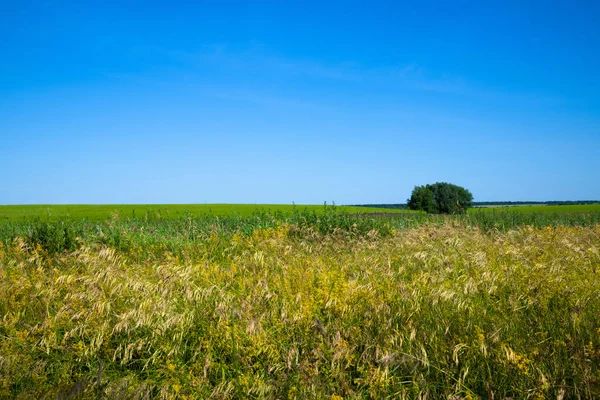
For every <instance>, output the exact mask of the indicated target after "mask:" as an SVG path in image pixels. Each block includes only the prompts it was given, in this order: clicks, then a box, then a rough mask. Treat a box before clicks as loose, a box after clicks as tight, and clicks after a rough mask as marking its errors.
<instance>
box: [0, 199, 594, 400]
mask: <svg viewBox="0 0 600 400" xmlns="http://www.w3.org/2000/svg"><path fill="white" fill-rule="evenodd" d="M486 218H487V217H486ZM549 221H550V220H547V219H546V220H545V219H541V218H536V219H533V220H507V221H505V222H504V223H500V221H498V220H496V219H491V220H489V219H484V217H479V216H469V215H467V216H464V217H458V218H442V217H432V216H427V215H425V214H415V215H414V216H411V217H404V216H403V217H402V218H399V219H396V218H392V219H390V218H363V217H361V218H357V217H355V216H351V215H344V214H339V213H337V212H335V210H332V212H330V213H329V214H328V213H327V212H325V213H323V214H321V215H317V214H314V213H304V212H296V213H292V214H289V215H270V214H266V213H264V214H263V213H257V214H255V215H254V216H252V217H250V218H241V217H235V216H232V217H228V218H222V217H206V218H193V217H187V218H181V219H177V220H163V219H152V218H139V219H123V218H121V217H118V216H116V215H115V216H114V217H113V218H112V219H111V220H109V221H106V222H102V223H99V222H90V221H53V222H51V221H50V222H49V221H43V220H36V221H27V222H21V223H12V222H11V223H6V224H2V225H0V237H1V238H2V245H0V317H1V318H0V371H1V373H0V398H52V399H53V398H107V397H112V398H127V399H129V398H139V399H142V398H165V399H166V398H179V399H196V398H198V399H203V398H219V399H223V398H279V399H281V398H291V399H294V398H298V399H301V398H331V399H340V398H453V399H460V398H465V399H466V398H478V397H481V398H496V399H504V398H514V399H517V398H540V399H542V398H565V399H566V398H596V397H599V396H600V314H599V313H598V310H600V296H599V294H600V280H598V272H599V271H600V224H597V223H594V221H597V220H595V219H594V218H593V217H589V218H587V217H586V218H584V219H576V218H574V217H573V218H570V217H569V218H564V219H561V220H560V221H553V222H552V223H550V222H549ZM527 222H531V224H525V223H527Z"/></svg>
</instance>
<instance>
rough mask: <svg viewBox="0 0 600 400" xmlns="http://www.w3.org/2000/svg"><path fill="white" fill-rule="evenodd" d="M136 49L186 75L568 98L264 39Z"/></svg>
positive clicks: (551, 100)
mask: <svg viewBox="0 0 600 400" xmlns="http://www.w3.org/2000/svg"><path fill="white" fill-rule="evenodd" d="M136 51H140V52H145V53H153V54H155V55H156V54H158V55H160V56H163V57H166V58H168V59H169V60H171V61H172V62H173V63H174V64H175V65H179V66H180V67H181V69H182V71H185V72H182V73H183V74H184V75H185V76H190V75H193V74H194V72H193V71H194V69H197V70H198V71H201V70H204V69H205V68H207V67H209V68H210V67H212V68H214V69H216V70H219V71H233V72H236V73H238V74H239V76H244V75H248V76H253V77H257V76H258V77H262V78H265V79H273V80H276V79H278V78H281V79H286V78H293V77H301V78H309V79H322V80H331V81H340V82H346V83H347V84H348V85H373V86H382V87H388V88H389V87H391V88H396V89H397V90H399V91H416V92H423V93H438V94H445V95H451V96H455V97H456V96H457V97H464V98H471V99H475V100H476V99H481V100H485V101H488V100H503V101H516V102H535V103H537V104H544V103H547V104H557V103H560V102H562V101H564V99H562V98H561V97H559V96H549V95H547V94H543V95H541V94H539V93H531V92H527V91H522V92H515V91H508V90H503V89H498V88H490V87H483V86H481V85H477V84H474V83H472V82H469V81H468V80H467V79H465V78H464V77H461V76H455V75H450V74H447V73H442V74H436V73H433V72H432V71H430V70H428V69H427V68H425V67H423V66H420V65H418V64H417V63H409V64H407V65H391V66H381V67H373V66H365V65H361V64H360V63H357V62H354V61H346V62H340V63H331V62H329V63H327V62H322V61H320V60H314V59H300V58H291V57H285V56H281V55H277V54H274V53H272V52H269V51H266V50H264V49H263V48H262V47H261V46H259V45H250V46H248V47H247V48H244V49H241V50H240V49H232V48H231V47H230V46H225V45H211V46H202V47H200V48H199V49H197V50H195V51H187V50H173V49H165V48H160V47H145V48H139V49H137V50H136ZM231 96H233V97H239V98H243V97H245V98H247V99H248V100H249V101H253V102H254V101H258V100H257V98H254V97H253V96H249V95H246V94H244V95H243V96H238V95H231ZM258 97H260V96H258ZM260 101H262V100H260Z"/></svg>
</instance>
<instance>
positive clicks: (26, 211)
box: [0, 204, 401, 221]
mask: <svg viewBox="0 0 600 400" xmlns="http://www.w3.org/2000/svg"><path fill="white" fill-rule="evenodd" d="M334 208H335V209H337V210H338V211H341V212H346V213H349V214H359V213H374V212H381V209H379V208H376V207H357V206H338V207H334ZM323 210H324V207H323V205H290V204H85V205H82V204H76V205H73V204H51V205H8V206H0V219H6V218H8V219H11V220H15V219H17V220H25V219H31V218H42V219H51V220H56V219H65V218H69V219H72V220H77V219H88V220H92V221H100V220H106V219H108V218H110V217H111V216H113V215H115V214H118V215H119V216H121V217H122V218H131V219H136V218H146V217H148V218H153V219H157V218H159V219H178V218H182V217H203V216H230V215H236V216H241V217H249V216H252V215H255V214H257V213H265V212H268V213H271V214H274V213H293V212H294V211H296V212H297V211H303V212H313V211H314V212H316V213H322V212H323ZM390 212H401V210H391V211H390Z"/></svg>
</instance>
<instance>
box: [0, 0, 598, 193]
mask: <svg viewBox="0 0 600 400" xmlns="http://www.w3.org/2000/svg"><path fill="white" fill-rule="evenodd" d="M323 3H327V4H323ZM1 10H2V11H1V13H0V57H1V59H0V60H1V62H0V170H1V171H2V183H1V184H0V204H20V203H215V202H225V203H291V202H296V203H298V204H301V203H321V202H323V201H328V202H331V201H335V202H336V203H337V204H355V203H399V202H404V201H405V200H406V198H407V197H409V195H410V192H411V190H412V188H413V187H414V186H415V185H421V184H425V183H433V182H437V181H447V182H451V183H455V184H458V185H461V186H465V187H467V188H468V189H470V190H471V192H472V193H473V194H474V196H475V200H478V201H493V200H577V199H600V179H599V177H600V23H599V21H600V3H599V2H597V1H589V2H578V1H561V2H553V1H540V2H531V1H522V0H521V1H514V2H511V1H508V2H507V1H498V2H495V3H494V2H489V1H472V2H471V1H448V2H447V1H440V2H427V1H423V2H420V1H409V2H401V1H373V2H371V1H339V2H338V1H330V2H321V1H318V2H317V1H315V2H311V1H298V2H291V1H290V2H288V1H263V2H260V1H257V2H249V1H243V2H242V1H239V2H236V1H223V0H219V1H197V2H192V1H168V2H167V1H164V2H154V1H114V2H111V1H109V2H101V1H83V2H82V1H77V2H75V1H73V2H68V1H27V0H22V1H13V2H8V1H5V2H3V3H2V7H1Z"/></svg>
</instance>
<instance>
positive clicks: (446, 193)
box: [408, 182, 473, 214]
mask: <svg viewBox="0 0 600 400" xmlns="http://www.w3.org/2000/svg"><path fill="white" fill-rule="evenodd" d="M472 204H473V195H472V194H471V192H469V191H468V190H467V189H465V188H463V187H460V186H457V185H453V184H451V183H446V182H437V183H434V184H433V185H425V186H415V188H414V189H413V191H412V195H411V196H410V199H408V208H410V209H411V210H420V211H426V212H428V213H432V214H464V213H466V212H467V209H468V208H469V207H471V205H472Z"/></svg>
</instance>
